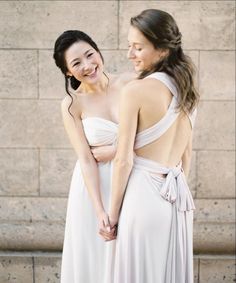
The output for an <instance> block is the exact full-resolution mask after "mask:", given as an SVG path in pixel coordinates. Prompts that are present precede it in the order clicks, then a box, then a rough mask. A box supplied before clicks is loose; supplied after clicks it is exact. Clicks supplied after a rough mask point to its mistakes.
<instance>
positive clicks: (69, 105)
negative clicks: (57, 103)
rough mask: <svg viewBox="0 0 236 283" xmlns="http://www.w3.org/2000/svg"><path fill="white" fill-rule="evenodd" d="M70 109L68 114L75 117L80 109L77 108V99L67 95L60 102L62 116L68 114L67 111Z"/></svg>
mask: <svg viewBox="0 0 236 283" xmlns="http://www.w3.org/2000/svg"><path fill="white" fill-rule="evenodd" d="M69 109H70V113H72V114H73V115H75V116H77V114H78V113H77V112H78V111H79V109H80V106H79V99H78V98H77V97H75V96H72V97H70V96H69V95H67V96H65V97H64V98H63V99H62V101H61V111H62V114H63V116H64V115H67V114H69V111H68V110H69Z"/></svg>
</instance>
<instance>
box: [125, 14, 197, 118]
mask: <svg viewBox="0 0 236 283" xmlns="http://www.w3.org/2000/svg"><path fill="white" fill-rule="evenodd" d="M130 24H131V25H132V26H133V27H135V28H137V29H138V30H139V31H141V32H142V34H143V35H144V36H145V37H146V38H147V39H148V40H149V41H150V42H151V43H152V44H153V46H154V47H155V48H156V49H160V50H168V51H169V52H168V55H167V56H165V57H164V58H163V59H162V60H161V61H158V62H157V63H154V64H153V65H152V67H151V68H150V69H148V70H144V71H143V72H142V73H141V74H140V76H139V78H140V79H142V78H145V77H146V76H148V75H150V74H151V73H154V72H165V73H167V74H168V75H169V76H171V77H172V78H173V79H174V81H175V82H176V87H177V89H178V91H179V100H178V103H179V104H178V109H180V110H183V111H185V112H187V113H191V112H192V111H193V110H194V109H195V107H196V105H197V103H198V101H199V93H198V91H197V90H196V87H195V85H194V79H193V78H194V75H195V67H194V64H193V62H192V60H191V58H190V57H189V56H187V55H185V54H184V52H183V49H182V44H181V38H182V35H181V33H180V31H179V28H178V26H177V24H176V22H175V20H174V19H173V17H172V16H171V15H170V14H168V13H167V12H164V11H161V10H156V9H148V10H144V11H143V12H141V13H140V14H139V15H137V16H135V17H132V18H131V20H130Z"/></svg>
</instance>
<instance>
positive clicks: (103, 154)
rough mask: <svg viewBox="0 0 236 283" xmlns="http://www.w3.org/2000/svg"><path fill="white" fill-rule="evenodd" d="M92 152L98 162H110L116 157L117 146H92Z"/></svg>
mask: <svg viewBox="0 0 236 283" xmlns="http://www.w3.org/2000/svg"><path fill="white" fill-rule="evenodd" d="M91 152H92V154H93V157H94V158H95V159H96V161H97V162H108V161H111V160H112V159H113V158H114V157H115V154H116V146H115V145H104V146H92V147H91Z"/></svg>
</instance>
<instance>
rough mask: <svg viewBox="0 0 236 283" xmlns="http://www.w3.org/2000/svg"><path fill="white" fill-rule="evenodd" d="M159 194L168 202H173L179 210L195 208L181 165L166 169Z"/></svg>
mask: <svg viewBox="0 0 236 283" xmlns="http://www.w3.org/2000/svg"><path fill="white" fill-rule="evenodd" d="M160 195H161V196H162V197H163V198H164V199H165V200H167V201H169V202H170V203H175V202H176V206H177V208H178V210H179V211H182V212H183V211H189V210H193V209H195V206H194V202H193V198H192V195H191V193H190V190H189V187H188V184H187V182H186V179H185V176H184V173H183V169H182V167H181V165H179V166H176V167H174V168H170V169H168V172H167V176H166V179H165V181H164V183H163V185H162V187H161V190H160Z"/></svg>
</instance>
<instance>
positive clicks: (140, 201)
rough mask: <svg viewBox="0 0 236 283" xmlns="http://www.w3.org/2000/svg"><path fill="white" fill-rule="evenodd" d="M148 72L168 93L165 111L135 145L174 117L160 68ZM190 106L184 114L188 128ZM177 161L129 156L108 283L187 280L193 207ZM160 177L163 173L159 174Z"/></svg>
mask: <svg viewBox="0 0 236 283" xmlns="http://www.w3.org/2000/svg"><path fill="white" fill-rule="evenodd" d="M149 77H152V78H155V79H158V80H160V81H161V82H163V83H164V84H165V85H166V86H167V87H168V88H169V90H170V91H171V93H172V94H173V98H172V102H171V104H170V107H169V109H168V111H167V113H166V115H165V116H164V117H163V119H161V120H160V121H159V122H158V123H156V124H154V125H153V126H152V127H150V128H148V129H146V130H144V131H142V132H140V133H138V134H137V136H136V140H135V149H137V148H141V147H142V146H144V145H146V144H149V143H151V142H153V141H155V140H157V139H158V138H159V137H160V136H162V135H163V134H164V133H165V132H166V131H167V130H168V129H169V128H170V127H171V125H172V124H173V123H174V122H175V120H176V119H177V117H178V115H179V113H178V111H176V105H177V101H178V92H177V89H176V87H175V84H174V82H173V80H172V79H171V78H170V77H169V76H168V75H167V74H165V73H154V74H152V75H150V76H149ZM195 116H196V110H195V111H194V112H193V114H192V115H189V119H190V122H191V125H192V127H193V125H194V121H195ZM181 165H182V164H181V162H180V163H179V164H178V165H177V166H176V167H173V168H169V167H165V166H163V165H162V164H159V163H158V162H155V161H152V160H149V159H146V158H143V157H140V156H137V155H134V166H133V169H132V172H131V174H130V178H129V181H128V184H127V188H126V193H125V197H124V201H123V204H122V209H121V214H120V218H119V224H118V236H117V241H116V251H115V261H114V274H113V281H112V282H113V283H193V243H192V238H193V227H192V222H193V210H194V209H195V206H194V202H193V199H192V195H191V192H190V190H189V187H188V185H187V182H186V179H185V176H184V172H183V169H182V166H181ZM162 176H163V177H162Z"/></svg>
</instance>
